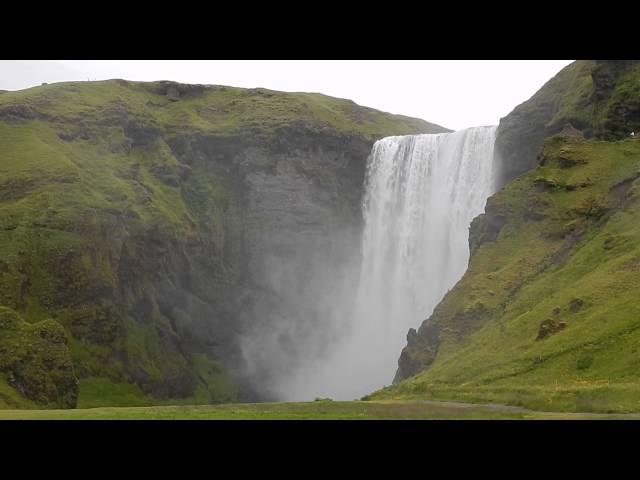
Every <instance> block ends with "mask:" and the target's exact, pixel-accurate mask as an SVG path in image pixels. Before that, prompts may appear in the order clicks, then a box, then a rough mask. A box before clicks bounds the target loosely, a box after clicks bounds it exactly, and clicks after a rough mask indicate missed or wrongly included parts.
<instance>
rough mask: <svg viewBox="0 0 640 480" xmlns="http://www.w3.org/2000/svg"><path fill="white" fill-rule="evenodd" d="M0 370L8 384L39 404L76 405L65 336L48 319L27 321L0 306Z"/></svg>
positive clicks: (75, 382)
mask: <svg viewBox="0 0 640 480" xmlns="http://www.w3.org/2000/svg"><path fill="white" fill-rule="evenodd" d="M0 372H2V373H3V374H4V375H5V379H6V384H7V385H9V386H10V387H12V388H13V389H15V390H16V391H17V392H19V393H20V394H21V395H22V396H23V397H25V398H27V399H29V400H31V401H33V402H36V403H37V404H39V405H43V406H49V407H50V408H73V407H75V406H76V402H77V397H78V380H77V378H76V376H75V373H74V370H73V362H72V360H71V354H70V352H69V349H68V348H67V337H66V334H65V331H64V329H63V328H62V326H60V324H58V323H57V322H55V321H53V320H51V319H48V320H42V321H40V322H37V323H33V324H28V323H26V322H25V321H24V320H22V318H20V316H19V315H18V314H17V313H16V312H15V311H13V310H11V309H9V308H6V307H0ZM7 403H12V401H11V398H9V399H8V400H7Z"/></svg>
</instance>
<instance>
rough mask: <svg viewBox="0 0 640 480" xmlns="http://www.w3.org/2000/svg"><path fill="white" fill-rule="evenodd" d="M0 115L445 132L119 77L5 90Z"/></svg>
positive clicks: (328, 102) (306, 101) (374, 116)
mask: <svg viewBox="0 0 640 480" xmlns="http://www.w3.org/2000/svg"><path fill="white" fill-rule="evenodd" d="M3 112H9V113H11V112H13V113H14V114H16V115H18V116H23V117H25V118H37V117H44V118H46V119H47V120H49V121H61V122H65V123H68V122H72V123H80V124H82V123H83V122H87V123H90V122H93V121H95V120H101V121H106V122H112V121H114V120H116V119H121V118H123V117H130V118H132V119H135V120H144V121H145V122H147V121H148V122H149V123H150V124H151V125H152V126H153V127H155V128H163V129H170V130H192V131H199V132H201V133H209V134H220V135H222V134H225V135H230V134H251V133H273V132H274V131H275V130H277V129H279V128H282V127H288V126H296V125H297V126H300V125H304V126H305V127H307V128H312V129H317V130H327V129H331V130H336V131H338V132H340V133H343V134H357V135H362V136H365V137H369V138H374V137H380V136H387V135H401V134H409V133H439V132H447V131H450V130H448V129H446V128H444V127H441V126H439V125H436V124H432V123H429V122H426V121H424V120H421V119H417V118H411V117H406V116H403V115H394V114H390V113H386V112H381V111H379V110H375V109H372V108H368V107H363V106H360V105H357V104H356V103H355V102H353V101H351V100H346V99H340V98H334V97H329V96H327V95H322V94H319V93H288V92H280V91H275V90H268V89H265V88H254V89H244V88H236V87H227V86H218V85H183V84H176V83H173V82H129V81H126V80H105V81H99V82H62V83H54V84H49V85H43V86H39V87H34V88H29V89H26V90H20V91H15V92H7V93H5V94H3V95H2V96H1V97H0V113H3Z"/></svg>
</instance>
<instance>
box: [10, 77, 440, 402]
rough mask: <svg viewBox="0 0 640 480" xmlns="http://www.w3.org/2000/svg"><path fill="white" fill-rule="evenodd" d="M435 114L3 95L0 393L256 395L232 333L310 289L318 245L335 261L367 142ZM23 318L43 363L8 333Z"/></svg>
mask: <svg viewBox="0 0 640 480" xmlns="http://www.w3.org/2000/svg"><path fill="white" fill-rule="evenodd" d="M441 131H446V130H445V129H443V128H442V127H439V126H437V125H433V124H429V123H427V122H424V121H422V120H417V119H411V118H408V117H401V116H395V115H390V114H386V113H383V112H379V111H376V110H372V109H368V108H365V107H360V106H358V105H356V104H355V103H353V102H350V101H347V100H341V99H335V98H331V97H326V96H323V95H319V94H302V93H300V94H288V93H282V92H275V91H270V90H265V89H253V90H245V89H238V88H232V87H221V86H203V85H182V84H175V83H171V82H153V83H136V82H127V81H124V80H112V81H105V82H77V83H63V84H52V85H46V86H41V87H37V88H32V89H28V90H23V91H18V92H4V93H3V94H2V95H1V96H0V305H1V306H3V307H7V308H8V309H10V310H6V311H7V312H9V311H11V312H14V313H6V314H2V315H4V316H7V315H8V316H11V318H14V317H13V316H14V315H16V313H15V312H17V314H18V315H19V317H21V319H20V320H15V322H13V323H12V325H13V324H14V323H15V325H18V327H15V328H14V327H12V328H14V330H15V332H13V333H11V332H10V331H9V330H7V329H4V330H0V360H1V361H0V406H21V405H22V406H25V405H34V404H37V405H49V406H51V405H53V406H59V407H70V406H75V405H76V404H78V405H80V406H96V405H101V404H102V405H109V404H111V405H137V404H140V405H142V404H149V403H158V402H163V401H172V402H174V403H175V402H177V401H178V402H180V401H184V402H191V403H194V402H202V403H208V402H218V401H226V400H235V399H238V398H241V399H242V398H252V399H256V398H264V397H265V395H268V392H266V391H265V390H264V389H263V388H262V387H261V385H262V384H263V383H264V382H261V381H260V379H259V378H257V377H258V376H259V375H262V374H264V372H260V371H256V370H250V369H248V368H247V365H246V354H245V352H244V351H243V348H242V342H241V339H242V338H244V337H245V336H247V335H250V334H251V332H254V331H257V329H260V328H266V327H267V326H268V325H270V323H273V322H277V321H278V318H280V317H281V316H282V312H281V311H279V310H278V309H283V308H284V309H285V310H287V309H289V310H287V311H285V312H284V313H286V314H291V312H290V310H291V309H293V308H294V307H295V306H297V305H298V303H299V302H296V301H295V295H297V294H298V293H299V292H301V291H307V290H309V291H311V292H313V288H310V289H309V288H306V287H307V286H308V285H307V284H305V280H304V276H300V275H298V276H296V275H297V274H298V273H299V272H301V271H305V269H306V270H309V269H310V268H320V267H319V266H318V265H320V264H321V263H322V262H318V261H316V259H317V258H327V259H330V261H331V262H334V263H340V262H341V261H342V260H343V259H342V258H340V255H343V252H345V251H349V249H348V248H342V247H339V246H336V242H338V243H340V242H342V243H344V244H347V245H353V243H354V241H355V240H354V239H355V238H356V237H357V232H358V228H359V222H360V205H359V202H360V195H361V188H362V180H363V175H364V169H365V162H366V158H367V155H368V153H369V150H370V148H371V145H372V144H373V142H374V141H375V140H376V139H378V138H380V137H382V136H386V135H393V134H408V133H420V132H425V133H427V132H441ZM294 274H296V275H294ZM296 279H297V280H296ZM300 279H302V280H300ZM288 305H289V307H288ZM3 318H4V317H3ZM7 318H8V317H7ZM15 318H18V317H15ZM43 322H44V323H43ZM39 325H42V327H39ZM38 329H41V330H42V332H49V331H51V332H53V333H51V335H49V334H48V333H45V334H43V335H40V336H38V335H39V334H38V333H37V332H39V331H41V330H38ZM304 334H305V332H304V331H303V332H290V333H289V338H287V336H286V335H283V336H281V337H280V338H278V342H279V344H278V345H281V346H284V347H283V348H286V347H287V345H290V344H292V345H293V347H295V342H296V339H297V338H299V337H300V335H304ZM29 335H35V336H36V337H37V338H38V345H39V346H38V347H37V348H38V350H42V351H44V352H49V351H50V353H46V355H49V356H50V357H51V358H55V359H57V360H55V361H53V360H52V361H43V360H42V359H40V357H38V356H36V357H34V356H33V355H31V354H29V353H28V352H27V351H26V350H25V351H21V352H18V351H13V350H11V349H8V347H7V346H8V345H9V344H11V343H12V342H13V340H11V339H10V338H9V337H11V338H18V337H16V336H19V337H20V338H25V339H26V338H27V337H28V336H29ZM29 338H30V337H29ZM34 338H35V337H34ZM34 348H35V344H34ZM25 352H26V353H25ZM52 362H53V363H52ZM25 369H26V370H25ZM27 370H28V371H29V372H31V373H29V374H28V375H27V374H23V373H21V372H25V371H27ZM34 378H39V379H40V380H38V381H35V380H33V379H34ZM30 379H31V380H30ZM76 379H77V380H78V381H76ZM37 385H41V386H42V388H37V387H36V386H37ZM34 402H35V403H34Z"/></svg>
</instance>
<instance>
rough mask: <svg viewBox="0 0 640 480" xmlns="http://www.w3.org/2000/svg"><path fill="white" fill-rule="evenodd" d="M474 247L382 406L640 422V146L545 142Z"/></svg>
mask: <svg viewBox="0 0 640 480" xmlns="http://www.w3.org/2000/svg"><path fill="white" fill-rule="evenodd" d="M470 242H471V247H472V250H475V251H474V253H473V255H472V258H471V261H470V265H469V269H468V271H467V272H466V274H465V275H464V277H463V278H462V280H460V282H459V283H458V284H457V285H456V287H455V288H454V289H453V290H452V291H450V292H449V293H448V294H447V295H446V296H445V298H444V299H443V301H442V302H441V304H440V305H439V306H438V307H437V308H436V310H435V311H434V313H433V315H432V316H431V318H430V319H428V320H427V321H425V322H424V323H423V325H422V326H421V327H420V329H419V331H418V332H415V331H414V332H412V333H410V335H409V338H408V340H409V343H408V346H407V347H406V348H405V350H404V351H403V353H402V356H401V359H400V362H399V365H400V368H399V371H398V378H399V379H402V378H404V379H405V380H403V381H400V382H399V383H397V384H396V385H394V386H392V387H390V388H387V389H384V390H382V391H380V392H377V393H375V394H374V395H372V398H376V399H380V398H414V397H429V398H431V397H433V398H456V399H466V400H473V401H478V400H480V401H499V402H507V403H511V404H516V405H523V406H527V407H531V408H536V409H561V410H569V411H591V410H593V411H632V410H635V411H637V410H640V369H639V368H638V366H639V365H640V302H638V297H639V295H640V141H637V140H624V141H617V142H605V141H589V140H585V139H584V138H581V137H579V136H565V135H558V136H555V137H552V138H550V139H548V140H547V141H546V142H545V145H544V149H543V152H542V165H541V166H540V167H538V168H536V169H534V170H532V171H530V172H528V173H526V174H525V175H522V176H520V177H519V178H517V179H516V180H515V181H513V182H511V183H510V184H509V185H507V186H506V187H505V188H504V189H503V190H502V191H501V192H499V193H498V194H496V195H495V196H493V197H491V198H490V199H489V201H488V205H487V209H486V214H485V215H483V216H481V217H479V218H478V219H476V220H475V221H474V224H473V225H472V229H471V240H470ZM425 367H426V368H425ZM410 375H414V376H412V377H410Z"/></svg>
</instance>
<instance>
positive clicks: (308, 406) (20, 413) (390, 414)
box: [0, 401, 640, 420]
mask: <svg viewBox="0 0 640 480" xmlns="http://www.w3.org/2000/svg"><path fill="white" fill-rule="evenodd" d="M447 419H453V420H580V419H640V413H638V414H611V415H608V414H589V413H558V412H534V411H530V410H525V409H519V408H515V407H507V406H503V405H482V404H464V403H452V402H426V401H425V402H400V401H388V402H358V401H354V402H338V401H316V402H299V403H245V404H225V405H192V406H162V407H103V408H87V409H75V410H0V420H447Z"/></svg>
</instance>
